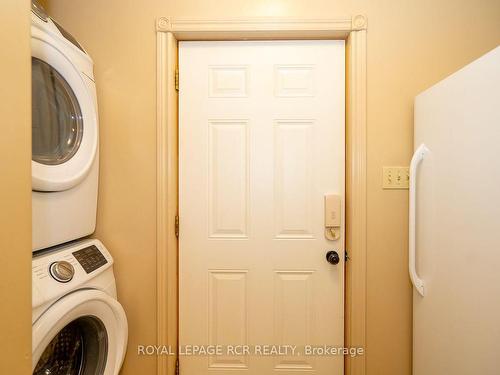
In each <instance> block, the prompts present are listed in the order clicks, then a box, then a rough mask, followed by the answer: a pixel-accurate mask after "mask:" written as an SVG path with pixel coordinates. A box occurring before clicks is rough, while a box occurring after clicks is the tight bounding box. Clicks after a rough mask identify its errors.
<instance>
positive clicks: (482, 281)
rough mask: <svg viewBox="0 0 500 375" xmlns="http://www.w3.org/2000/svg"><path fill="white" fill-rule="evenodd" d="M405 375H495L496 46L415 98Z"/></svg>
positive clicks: (499, 58) (499, 307)
mask: <svg viewBox="0 0 500 375" xmlns="http://www.w3.org/2000/svg"><path fill="white" fill-rule="evenodd" d="M414 142H415V143H414V145H415V154H414V155H413V158H412V161H411V165H410V217H409V225H410V228H409V240H410V243H409V271H410V272H409V273H410V278H411V280H412V283H413V286H414V287H413V375H478V374H481V375H499V374H500V47H497V48H496V49H494V50H493V51H491V52H489V53H487V54H486V55H484V56H482V57H481V58H479V59H478V60H476V61H474V62H473V63H471V64H470V65H468V66H466V67H464V68H463V69H461V70H460V71H458V72H456V73H454V74H453V75H451V76H449V77H448V78H446V79H444V80H443V81H441V82H439V83H438V84H436V85H435V86H433V87H431V88H430V89H428V90H426V91H424V92H423V93H421V94H420V95H418V96H417V97H416V98H415V133H414Z"/></svg>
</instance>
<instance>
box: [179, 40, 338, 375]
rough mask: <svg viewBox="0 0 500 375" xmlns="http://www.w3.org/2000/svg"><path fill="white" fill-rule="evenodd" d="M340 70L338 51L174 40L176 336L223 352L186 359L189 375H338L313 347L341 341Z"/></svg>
mask: <svg viewBox="0 0 500 375" xmlns="http://www.w3.org/2000/svg"><path fill="white" fill-rule="evenodd" d="M344 66H345V53H344V42H343V41H258V42H257V41H255V42H181V43H179V71H180V92H179V95H180V98H179V99H180V101H179V116H180V117H179V127H180V133H179V134H180V136H179V153H180V154H179V173H180V175H179V185H180V186H179V193H180V197H179V200H180V201H179V215H180V228H181V229H180V240H179V241H180V242H179V253H180V264H179V267H180V270H179V272H180V280H179V284H180V285H179V289H180V290H179V293H180V294H179V304H180V311H179V313H180V322H179V324H180V327H179V328H180V337H179V340H180V345H181V350H183V352H188V349H189V347H186V345H222V346H224V349H223V351H222V355H207V356H204V355H201V356H187V355H184V356H183V355H181V357H180V366H181V372H182V374H183V375H184V374H185V375H200V374H209V373H210V374H222V373H225V374H227V373H228V370H231V371H230V372H231V373H234V374H240V373H241V374H243V373H244V374H248V375H264V374H277V373H279V374H297V373H302V372H305V373H315V374H325V375H326V374H328V375H335V374H342V373H343V357H342V356H341V355H337V356H332V355H323V356H311V355H305V354H306V352H305V350H306V349H307V348H306V346H307V345H310V346H312V347H318V346H321V345H328V346H337V347H339V346H342V345H343V338H344V321H343V320H344V231H343V224H342V231H341V232H342V234H341V237H340V239H339V240H337V241H331V240H328V239H326V238H325V229H324V203H323V202H324V195H325V194H332V193H333V194H338V195H340V196H341V197H342V202H344V199H343V197H344V190H345V187H344V164H345V119H344V118H345V116H344V91H345V84H344V80H345V78H344V76H345V71H344ZM342 212H343V209H342ZM341 214H342V216H343V213H341ZM343 221H344V220H343V218H342V223H343ZM329 250H336V251H337V252H338V253H339V255H340V262H339V264H338V265H332V264H330V263H328V262H327V261H326V259H325V254H326V252H327V251H329ZM229 345H231V346H236V345H249V347H250V349H249V351H250V353H249V354H246V355H236V354H237V352H235V355H232V353H227V351H228V346H229ZM264 345H282V347H281V349H284V348H285V347H284V345H293V346H297V348H296V350H295V352H294V353H292V351H291V349H288V350H287V351H286V355H278V356H272V355H269V356H265V355H259V353H258V349H259V347H260V349H261V351H262V354H264V352H263V350H264ZM271 348H272V347H271ZM309 349H312V348H309ZM282 353H284V351H283V350H282ZM181 354H182V353H181Z"/></svg>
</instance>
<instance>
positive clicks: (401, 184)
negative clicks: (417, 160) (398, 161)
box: [382, 167, 410, 189]
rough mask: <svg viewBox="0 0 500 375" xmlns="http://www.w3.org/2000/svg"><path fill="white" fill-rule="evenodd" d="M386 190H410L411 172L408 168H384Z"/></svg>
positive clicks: (383, 185) (383, 184)
mask: <svg viewBox="0 0 500 375" xmlns="http://www.w3.org/2000/svg"><path fill="white" fill-rule="evenodd" d="M382 175H383V181H382V187H383V188H384V189H408V186H409V183H410V170H409V168H408V167H383V173H382Z"/></svg>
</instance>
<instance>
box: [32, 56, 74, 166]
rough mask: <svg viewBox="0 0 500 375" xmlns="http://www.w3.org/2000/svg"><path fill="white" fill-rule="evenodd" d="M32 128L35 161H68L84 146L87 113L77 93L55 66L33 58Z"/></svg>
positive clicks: (60, 162) (55, 162) (57, 162)
mask: <svg viewBox="0 0 500 375" xmlns="http://www.w3.org/2000/svg"><path fill="white" fill-rule="evenodd" d="M31 71H32V73H31V74H32V80H31V92H32V102H31V116H32V120H31V121H32V122H31V130H32V145H31V151H32V158H33V161H35V162H37V163H41V164H46V165H58V164H62V163H65V162H67V161H68V160H69V159H71V158H72V157H73V155H75V153H76V152H77V151H78V148H79V147H80V143H81V141H82V136H83V116H82V110H81V109H80V104H79V103H78V100H77V99H76V96H75V93H74V92H73V90H72V89H71V87H70V86H69V84H68V83H67V82H66V80H65V79H64V77H63V76H62V75H61V74H59V72H58V71H57V70H55V69H54V68H53V67H52V66H50V65H49V64H47V63H46V62H44V61H42V60H40V59H37V58H36V57H32V58H31Z"/></svg>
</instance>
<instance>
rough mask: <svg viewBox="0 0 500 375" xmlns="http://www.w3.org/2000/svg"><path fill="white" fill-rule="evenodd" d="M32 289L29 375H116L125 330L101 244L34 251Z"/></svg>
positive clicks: (109, 264)
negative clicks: (30, 372)
mask: <svg viewBox="0 0 500 375" xmlns="http://www.w3.org/2000/svg"><path fill="white" fill-rule="evenodd" d="M32 285H33V286H32V288H33V289H32V293H33V297H32V298H33V310H32V325H33V326H32V328H33V337H32V370H33V374H34V375H46V374H64V375H116V374H118V372H119V370H120V367H121V365H122V362H123V358H124V356H125V351H126V347H127V335H128V325H127V319H126V316H125V313H124V311H123V308H122V306H121V305H120V304H119V303H118V301H117V300H116V285H115V278H114V275H113V258H112V257H111V255H110V254H109V252H108V251H107V250H106V248H105V247H104V246H103V244H102V243H101V242H99V241H98V240H84V241H79V242H76V243H70V244H67V245H63V246H60V247H56V248H52V249H49V250H44V251H42V252H38V253H37V254H36V256H35V257H34V258H33V274H32Z"/></svg>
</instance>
